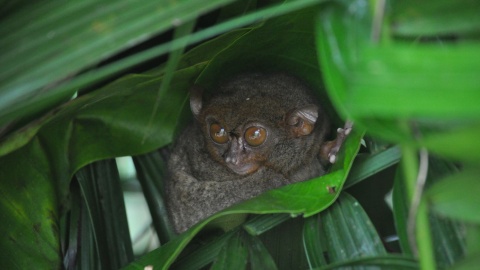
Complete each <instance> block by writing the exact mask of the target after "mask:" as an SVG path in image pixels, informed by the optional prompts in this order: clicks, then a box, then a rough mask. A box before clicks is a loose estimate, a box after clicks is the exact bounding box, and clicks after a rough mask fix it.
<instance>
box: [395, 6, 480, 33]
mask: <svg viewBox="0 0 480 270" xmlns="http://www.w3.org/2000/svg"><path fill="white" fill-rule="evenodd" d="M392 10H393V14H392V25H393V27H392V30H393V31H394V34H395V35H401V36H410V37H412V36H417V35H419V36H422V35H428V36H434V35H449V34H450V35H452V34H456V35H458V34H474V33H478V32H479V31H480V18H479V17H478V16H477V15H478V13H479V12H480V5H479V4H478V2H477V1H475V0H462V1H458V2H452V1H449V0H437V1H422V2H417V1H411V0H409V1H395V2H393V8H392Z"/></svg>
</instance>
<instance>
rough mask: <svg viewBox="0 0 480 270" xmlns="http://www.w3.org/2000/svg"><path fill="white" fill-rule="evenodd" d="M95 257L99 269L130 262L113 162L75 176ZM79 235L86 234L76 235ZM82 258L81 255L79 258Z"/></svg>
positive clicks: (129, 243)
mask: <svg viewBox="0 0 480 270" xmlns="http://www.w3.org/2000/svg"><path fill="white" fill-rule="evenodd" d="M76 177H77V179H78V182H79V185H80V189H81V194H82V197H83V199H84V200H85V206H86V210H87V213H88V218H85V219H83V221H84V222H89V223H91V224H92V225H91V229H92V232H93V233H92V235H93V237H94V242H95V250H96V251H97V256H95V257H94V258H91V259H90V260H91V261H93V262H95V261H97V260H98V261H99V262H100V265H101V267H102V269H112V268H115V269H118V268H120V267H122V266H124V265H126V264H127V263H128V262H130V261H132V260H133V249H132V242H131V241H130V233H129V230H128V223H127V214H126V210H125V203H124V200H123V192H122V189H121V187H120V177H119V175H118V170H117V166H116V163H115V160H112V159H110V160H106V161H99V162H96V163H93V164H91V165H88V166H87V167H84V168H82V169H81V170H80V171H78V172H77V174H76ZM82 233H87V234H89V232H83V231H81V232H80V235H81V234H82ZM80 255H82V254H80Z"/></svg>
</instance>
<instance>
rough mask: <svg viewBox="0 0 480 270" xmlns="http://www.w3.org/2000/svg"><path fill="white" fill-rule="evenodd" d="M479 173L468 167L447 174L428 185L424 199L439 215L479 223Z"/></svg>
mask: <svg viewBox="0 0 480 270" xmlns="http://www.w3.org/2000/svg"><path fill="white" fill-rule="evenodd" d="M479 175H480V171H479V170H478V169H470V170H465V171H462V172H460V173H457V174H454V175H451V176H448V177H446V178H444V179H443V180H442V181H439V182H438V183H435V185H433V186H432V187H430V188H429V189H428V191H427V192H426V194H425V199H426V200H427V201H428V203H429V205H430V206H431V208H432V210H433V211H435V212H436V213H437V214H439V215H441V216H446V217H449V218H452V219H458V220H462V221H465V222H474V223H480V212H479V211H478V207H479V205H480V196H478V191H479V190H480V181H478V176H479Z"/></svg>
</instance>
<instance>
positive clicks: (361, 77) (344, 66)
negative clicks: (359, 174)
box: [317, 0, 480, 161]
mask: <svg viewBox="0 0 480 270" xmlns="http://www.w3.org/2000/svg"><path fill="white" fill-rule="evenodd" d="M435 3H436V1H426V2H425V3H422V6H421V8H420V9H421V10H423V11H425V12H426V10H427V9H428V8H432V10H436V12H438V11H439V10H437V9H436V7H437V6H436V4H435ZM469 3H470V5H472V2H471V1H470V2H469ZM400 5H403V4H400ZM394 6H395V5H394ZM439 6H442V7H441V9H440V10H444V9H446V7H449V8H451V9H452V10H460V12H470V11H469V10H468V9H467V8H466V7H464V6H462V4H461V2H455V4H452V3H450V4H448V5H447V4H446V2H445V1H441V4H439ZM353 7H355V8H353ZM405 7H407V6H405ZM476 7H478V5H476ZM407 9H408V8H407ZM413 9H414V10H415V8H413ZM371 10H372V9H369V5H368V1H366V0H356V1H339V2H338V4H336V5H329V6H328V7H326V8H325V9H323V10H322V12H321V14H320V16H319V18H318V21H317V29H318V33H319V35H318V37H317V46H318V52H319V55H320V57H319V59H320V63H321V65H322V69H323V71H324V72H323V75H324V79H325V82H326V85H327V90H328V93H329V96H330V97H331V99H332V101H333V103H334V105H335V107H336V108H337V110H339V112H340V113H341V114H342V115H344V116H348V117H350V118H352V119H354V120H355V122H356V124H357V125H358V126H363V127H368V131H369V133H370V134H372V135H375V136H379V137H380V138H383V139H386V140H388V141H394V142H404V143H410V144H414V145H418V142H416V141H415V138H417V137H418V136H417V135H416V134H414V133H415V132H414V131H410V129H405V128H403V127H402V125H401V124H400V123H405V122H409V123H412V130H416V129H419V130H421V131H422V132H421V135H425V136H424V137H422V136H420V137H421V138H420V144H421V145H424V146H427V147H428V149H429V150H431V151H432V152H435V153H438V154H441V155H442V156H444V157H450V158H456V159H458V160H468V161H479V160H480V156H479V155H478V154H477V153H478V152H477V151H467V149H468V148H471V149H475V150H476V149H478V148H479V147H480V146H479V145H480V144H479V143H478V142H477V140H476V139H475V137H476V136H477V135H478V126H479V123H480V118H479V116H480V109H479V108H480V107H479V106H478V104H477V102H476V101H477V100H479V99H480V91H479V86H478V83H477V79H476V77H477V74H478V72H479V71H480V64H479V62H478V61H476V60H475V59H478V58H480V52H479V50H478V49H477V48H478V42H477V41H475V40H472V41H469V42H467V41H462V40H459V41H457V42H456V41H455V40H448V39H445V40H442V41H441V42H416V43H414V42H410V43H408V42H406V41H405V40H404V39H398V40H396V39H395V38H394V37H393V36H391V35H390V33H391V32H390V31H389V29H390V27H391V25H384V28H380V27H377V25H374V22H373V21H374V18H373V14H372V13H371ZM381 12H382V11H381ZM399 12H400V13H401V12H403V11H399ZM428 12H430V11H428ZM420 14H422V13H421V12H420ZM436 14H437V15H438V16H439V17H442V16H446V15H445V14H439V13H436ZM462 14H463V13H462ZM471 14H473V13H471ZM375 15H376V16H379V14H375ZM387 15H388V14H387ZM417 15H418V16H420V15H419V14H414V15H412V16H417ZM457 19H458V17H457ZM462 20H464V18H462ZM477 21H478V20H474V21H470V22H468V24H470V25H474V24H476V23H477ZM386 22H389V21H388V20H386ZM444 23H445V22H442V24H441V25H438V27H443V25H444ZM455 27H458V28H459V29H456V30H458V31H462V29H460V28H461V25H458V24H456V25H455ZM376 28H379V29H383V32H382V33H381V34H382V36H381V39H380V40H379V41H377V40H374V39H371V38H370V37H371V36H373V34H372V31H376ZM372 29H373V30H372ZM379 31H380V30H379ZM453 141H455V142H457V141H458V142H459V146H458V147H454V146H450V145H452V144H451V142H453ZM446 142H450V143H449V144H446ZM466 152H467V153H466Z"/></svg>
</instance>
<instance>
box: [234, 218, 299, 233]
mask: <svg viewBox="0 0 480 270" xmlns="http://www.w3.org/2000/svg"><path fill="white" fill-rule="evenodd" d="M290 218H291V217H290V215H287V214H272V215H259V216H256V217H254V218H252V219H251V220H249V221H247V222H246V223H244V224H243V226H242V227H243V229H244V230H245V231H247V232H248V233H249V234H250V235H255V236H256V235H260V234H262V233H264V232H266V231H268V230H270V229H272V228H273V227H275V226H277V225H279V224H281V223H283V222H284V221H286V220H289V219H290Z"/></svg>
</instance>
